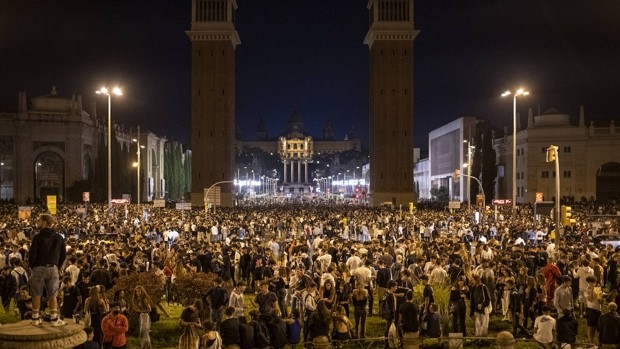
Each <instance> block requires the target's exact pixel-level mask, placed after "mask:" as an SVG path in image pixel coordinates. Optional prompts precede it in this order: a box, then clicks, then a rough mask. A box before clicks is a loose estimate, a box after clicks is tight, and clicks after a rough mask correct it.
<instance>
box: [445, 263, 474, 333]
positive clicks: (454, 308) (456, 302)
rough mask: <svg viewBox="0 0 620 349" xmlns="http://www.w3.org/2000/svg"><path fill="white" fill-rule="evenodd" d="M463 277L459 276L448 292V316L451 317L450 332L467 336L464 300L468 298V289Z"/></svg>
mask: <svg viewBox="0 0 620 349" xmlns="http://www.w3.org/2000/svg"><path fill="white" fill-rule="evenodd" d="M466 279H467V278H466V277H465V275H463V276H460V277H459V278H458V280H457V282H456V283H455V284H454V286H452V289H451V290H450V308H449V310H450V316H451V317H452V332H455V333H456V332H461V333H462V334H463V337H466V336H467V330H466V327H465V318H466V317H467V305H466V303H465V299H466V298H468V297H469V287H467V285H466Z"/></svg>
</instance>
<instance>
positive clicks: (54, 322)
mask: <svg viewBox="0 0 620 349" xmlns="http://www.w3.org/2000/svg"><path fill="white" fill-rule="evenodd" d="M51 323H52V327H58V326H64V325H66V324H67V323H66V322H65V321H64V320H60V319H56V320H52V321H51Z"/></svg>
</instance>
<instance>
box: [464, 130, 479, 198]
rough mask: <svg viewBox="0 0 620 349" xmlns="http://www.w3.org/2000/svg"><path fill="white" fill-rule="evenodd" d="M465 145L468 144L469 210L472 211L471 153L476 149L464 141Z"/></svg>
mask: <svg viewBox="0 0 620 349" xmlns="http://www.w3.org/2000/svg"><path fill="white" fill-rule="evenodd" d="M463 143H466V144H467V164H464V165H463V167H465V165H467V209H468V210H470V209H471V153H472V152H473V151H474V149H476V147H475V146H473V145H471V143H470V141H468V140H466V139H465V140H463Z"/></svg>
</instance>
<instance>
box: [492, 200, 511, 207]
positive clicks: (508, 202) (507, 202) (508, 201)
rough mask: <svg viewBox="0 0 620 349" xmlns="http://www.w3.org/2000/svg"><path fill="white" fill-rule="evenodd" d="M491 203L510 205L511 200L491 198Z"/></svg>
mask: <svg viewBox="0 0 620 349" xmlns="http://www.w3.org/2000/svg"><path fill="white" fill-rule="evenodd" d="M493 205H498V206H510V205H512V200H511V199H493Z"/></svg>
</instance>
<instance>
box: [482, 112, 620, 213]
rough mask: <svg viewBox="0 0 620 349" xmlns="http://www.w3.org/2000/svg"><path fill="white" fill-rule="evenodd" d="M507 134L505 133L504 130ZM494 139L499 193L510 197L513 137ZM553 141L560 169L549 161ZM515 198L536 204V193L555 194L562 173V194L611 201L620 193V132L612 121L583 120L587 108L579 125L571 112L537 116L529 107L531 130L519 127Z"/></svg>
mask: <svg viewBox="0 0 620 349" xmlns="http://www.w3.org/2000/svg"><path fill="white" fill-rule="evenodd" d="M505 133H506V132H505ZM512 137H513V135H505V136H504V137H502V138H498V139H495V141H494V145H493V146H494V148H495V151H496V155H497V166H498V171H497V180H496V186H497V187H496V193H497V194H496V196H497V197H499V198H509V197H511V196H512V180H513V178H512V172H513V171H512V156H513V151H512V139H513V138H512ZM550 145H555V146H558V153H559V161H560V173H559V174H556V173H555V165H554V163H547V162H546V152H547V148H548V147H549V146H550ZM516 153H517V171H516V173H517V176H516V182H517V195H516V197H517V202H518V203H533V202H535V200H536V193H542V196H543V199H544V200H552V199H553V198H554V197H555V196H556V194H555V179H556V175H559V176H560V197H561V198H566V197H570V198H574V199H576V200H580V199H582V198H586V199H593V198H594V199H597V200H609V199H613V198H619V197H620V130H619V129H617V128H616V126H615V122H614V120H610V121H604V122H600V121H597V122H593V121H590V122H589V124H588V125H586V122H585V113H584V109H583V107H581V109H580V112H579V121H578V124H577V125H574V124H573V123H572V122H571V118H570V115H568V114H564V113H561V112H559V111H558V110H556V109H549V110H547V111H545V112H544V113H542V114H541V115H538V116H533V113H532V110H531V109H530V110H529V113H528V120H527V128H525V129H518V130H517V151H516Z"/></svg>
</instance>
